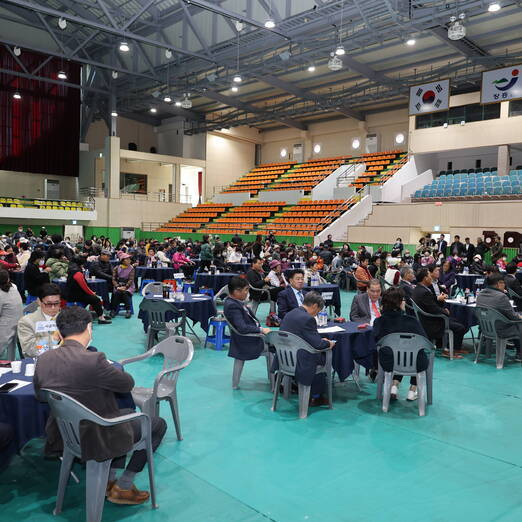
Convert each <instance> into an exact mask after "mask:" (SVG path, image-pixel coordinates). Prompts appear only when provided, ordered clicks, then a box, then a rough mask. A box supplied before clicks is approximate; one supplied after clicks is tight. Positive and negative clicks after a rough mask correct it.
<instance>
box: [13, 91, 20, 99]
mask: <svg viewBox="0 0 522 522" xmlns="http://www.w3.org/2000/svg"><path fill="white" fill-rule="evenodd" d="M13 98H14V99H15V100H21V99H22V95H21V94H20V93H19V92H18V91H16V92H15V93H14V94H13Z"/></svg>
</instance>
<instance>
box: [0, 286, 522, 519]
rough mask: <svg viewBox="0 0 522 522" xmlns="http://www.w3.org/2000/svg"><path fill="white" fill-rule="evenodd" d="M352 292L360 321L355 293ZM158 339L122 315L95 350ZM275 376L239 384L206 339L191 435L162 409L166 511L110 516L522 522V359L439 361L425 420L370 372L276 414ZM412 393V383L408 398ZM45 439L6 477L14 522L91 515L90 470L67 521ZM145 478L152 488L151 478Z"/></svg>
mask: <svg viewBox="0 0 522 522" xmlns="http://www.w3.org/2000/svg"><path fill="white" fill-rule="evenodd" d="M342 294H343V316H345V317H347V316H348V310H349V304H350V302H351V300H352V297H353V293H346V292H342ZM137 305H138V298H136V297H135V309H137ZM263 313H265V310H264V309H260V313H259V316H260V317H261V316H262V315H263ZM144 338H145V336H144V333H143V329H142V326H141V322H139V321H138V320H137V319H136V318H135V317H133V319H131V320H125V319H124V318H123V317H119V318H117V319H115V321H114V323H113V325H112V326H95V335H94V341H93V345H94V346H97V347H98V349H100V350H103V351H105V352H106V353H107V354H108V357H110V358H112V359H122V358H124V357H129V356H131V355H135V354H138V353H141V352H142V351H143V346H144ZM159 366H160V360H159V358H158V360H155V361H152V362H149V363H145V364H140V363H136V364H135V365H132V366H130V367H129V368H130V370H131V372H132V374H133V376H134V377H135V379H136V381H137V383H138V384H141V385H149V384H150V383H151V382H152V380H153V377H154V375H155V374H156V372H157V371H158V368H159ZM265 371H266V370H265V366H264V360H263V361H261V360H258V361H252V362H250V363H247V364H246V365H245V369H244V372H243V377H242V380H241V389H240V390H237V391H233V390H232V388H231V375H232V359H230V358H229V357H227V355H226V352H215V351H213V350H210V349H207V350H203V349H201V348H200V347H196V353H195V357H194V360H193V362H192V364H191V365H190V366H189V367H188V368H187V369H185V370H183V372H182V374H181V376H180V380H179V384H178V391H179V400H180V414H181V423H182V430H183V435H184V437H185V439H184V440H183V441H182V442H178V441H177V439H176V436H175V430H174V427H173V424H172V419H171V417H170V410H168V407H166V406H162V414H163V416H164V417H165V419H166V420H167V422H168V424H169V431H168V432H167V435H166V437H165V439H164V441H163V444H162V445H161V446H160V448H159V449H158V452H157V453H156V458H155V465H156V480H157V489H158V503H159V506H160V507H159V510H157V511H153V510H152V509H151V507H150V504H145V505H143V506H129V507H126V506H116V505H113V504H110V503H108V502H106V504H105V510H104V520H107V521H112V520H129V521H130V520H136V521H140V522H141V521H170V520H172V521H176V522H207V521H219V522H240V521H241V522H254V521H261V520H274V521H278V522H294V521H296V522H297V521H321V522H326V521H327V522H330V521H357V522H366V521H392V520H393V521H401V522H406V521H415V522H418V521H419V520H422V521H426V522H428V521H444V522H448V521H467V520H470V521H474V522H480V521H495V522H501V521H502V522H508V521H514V522H515V521H520V520H522V494H521V492H520V483H521V482H522V469H521V468H522V451H521V448H520V446H519V441H518V439H519V438H520V436H521V432H522V416H521V415H520V412H521V407H522V397H521V396H522V392H521V386H520V382H521V377H522V369H521V365H520V364H518V363H507V365H506V367H505V369H504V370H502V371H497V370H496V369H495V366H494V361H493V359H490V360H488V361H486V362H482V363H480V364H478V365H474V364H473V362H472V357H471V356H468V357H467V358H466V359H464V360H456V361H453V362H450V361H448V360H446V359H442V358H440V357H438V358H437V359H436V363H435V376H434V404H433V406H432V407H430V408H429V409H428V414H427V416H426V417H424V418H420V417H418V416H417V406H416V404H415V403H406V402H405V401H403V400H400V401H399V402H397V403H395V404H393V405H392V407H391V409H390V412H389V413H388V414H383V413H382V412H381V410H380V407H379V404H378V402H377V401H376V400H375V385H374V384H371V383H370V382H369V381H368V380H367V379H366V378H363V379H362V381H363V390H362V391H361V392H357V390H356V388H355V385H354V384H353V382H347V383H343V384H339V383H337V384H336V385H335V389H334V409H333V410H328V409H316V408H314V409H312V410H311V412H310V416H309V417H308V419H306V420H301V421H300V420H298V418H297V400H296V398H293V399H292V400H291V402H287V401H285V400H284V399H283V398H281V399H280V402H279V409H278V411H277V412H276V413H273V412H271V411H270V401H271V394H270V392H269V388H268V384H267V382H266V373H265ZM407 388H408V385H407V380H405V382H404V383H403V385H402V389H401V392H402V397H403V398H404V397H405V395H406V390H407ZM294 397H295V396H294ZM519 428H521V430H519ZM41 448H42V442H41V441H32V442H31V443H29V444H28V445H27V446H26V447H25V448H24V450H23V456H17V457H15V458H14V459H13V461H12V463H11V466H10V468H9V469H8V470H7V471H5V472H4V473H3V474H2V475H0V505H1V508H0V520H1V521H2V522H3V521H6V522H14V521H16V520H29V521H31V522H39V521H47V520H49V521H50V520H54V521H61V520H67V521H75V522H76V521H77V522H79V521H81V520H84V519H85V514H84V513H85V511H84V483H83V472H82V471H81V469H80V468H79V467H77V468H76V471H77V473H78V474H79V475H80V478H81V481H82V482H81V484H80V485H77V484H75V483H72V482H71V483H70V485H69V487H68V490H67V494H66V499H65V504H64V510H63V512H62V514H61V515H60V516H58V517H53V515H52V510H53V507H54V501H55V494H56V486H57V477H58V468H59V466H58V463H56V462H49V461H44V460H43V459H42V458H41ZM137 485H138V487H141V488H146V487H147V477H146V473H142V474H141V475H140V476H139V478H138V481H137Z"/></svg>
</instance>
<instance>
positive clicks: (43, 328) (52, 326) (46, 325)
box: [35, 321, 56, 333]
mask: <svg viewBox="0 0 522 522" xmlns="http://www.w3.org/2000/svg"><path fill="white" fill-rule="evenodd" d="M35 331H36V333H45V332H55V331H56V321H37V322H36V328H35Z"/></svg>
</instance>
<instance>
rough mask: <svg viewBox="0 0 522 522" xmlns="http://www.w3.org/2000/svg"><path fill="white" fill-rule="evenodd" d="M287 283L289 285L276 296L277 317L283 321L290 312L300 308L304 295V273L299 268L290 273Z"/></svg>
mask: <svg viewBox="0 0 522 522" xmlns="http://www.w3.org/2000/svg"><path fill="white" fill-rule="evenodd" d="M288 283H289V285H288V286H287V287H286V288H285V289H284V290H283V291H282V292H280V293H279V295H278V296H277V315H278V317H279V319H283V318H284V317H285V315H286V314H287V313H288V312H289V311H290V310H293V309H294V308H297V307H298V306H302V305H303V301H304V296H305V294H306V292H304V291H303V287H304V271H303V270H301V269H300V268H298V269H296V270H293V271H292V272H290V275H289V276H288Z"/></svg>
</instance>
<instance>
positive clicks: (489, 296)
mask: <svg viewBox="0 0 522 522" xmlns="http://www.w3.org/2000/svg"><path fill="white" fill-rule="evenodd" d="M486 285H487V287H486V288H484V290H481V291H480V292H479V294H478V296H477V306H481V307H484V308H493V309H494V310H497V311H498V312H500V313H501V314H502V315H504V316H505V317H507V318H508V319H509V320H511V321H522V314H518V313H516V312H515V311H514V310H513V307H512V306H511V303H510V302H509V297H508V296H507V294H506V282H505V280H504V276H503V275H502V274H501V273H499V272H497V273H493V274H491V275H489V276H488V277H487V279H486ZM497 332H498V333H499V334H500V336H501V337H515V336H518V339H514V342H515V347H516V348H517V352H518V355H517V361H522V353H521V342H520V341H521V340H522V323H521V322H517V323H513V324H511V325H499V326H498V327H497Z"/></svg>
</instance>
